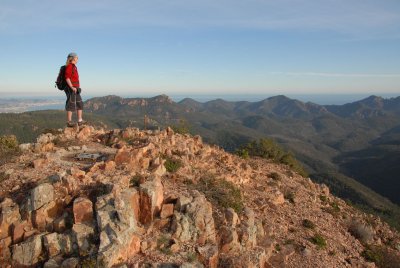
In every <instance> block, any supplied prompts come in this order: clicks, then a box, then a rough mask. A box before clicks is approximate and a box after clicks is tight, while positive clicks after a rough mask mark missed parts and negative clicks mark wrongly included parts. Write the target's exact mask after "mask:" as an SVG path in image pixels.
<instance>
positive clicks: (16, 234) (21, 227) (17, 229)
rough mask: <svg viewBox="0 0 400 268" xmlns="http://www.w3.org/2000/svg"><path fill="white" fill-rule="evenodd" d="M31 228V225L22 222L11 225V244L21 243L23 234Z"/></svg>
mask: <svg viewBox="0 0 400 268" xmlns="http://www.w3.org/2000/svg"><path fill="white" fill-rule="evenodd" d="M31 228H32V226H31V224H30V222H28V221H26V220H25V221H22V222H15V223H13V228H12V229H13V232H12V233H13V235H12V238H13V244H17V243H19V242H21V241H22V240H23V238H24V233H25V230H27V229H31Z"/></svg>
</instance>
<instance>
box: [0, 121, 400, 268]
mask: <svg viewBox="0 0 400 268" xmlns="http://www.w3.org/2000/svg"><path fill="white" fill-rule="evenodd" d="M59 133H60V134H57V135H53V134H50V133H47V134H43V135H41V136H40V137H39V138H38V139H37V142H36V143H33V144H29V145H24V146H22V148H21V150H23V153H22V155H20V156H18V158H16V159H14V160H13V161H10V162H9V163H6V164H5V165H3V166H1V167H0V172H4V173H5V172H6V171H7V174H8V176H7V178H6V179H5V180H4V181H3V182H2V188H3V190H2V191H1V196H0V198H1V199H0V201H1V203H0V209H1V210H0V264H1V265H0V267H48V268H52V267H299V266H300V267H313V266H315V267H374V266H375V264H374V263H373V262H371V259H369V258H368V257H365V256H367V254H368V251H369V250H371V249H374V248H379V249H380V250H384V251H385V252H390V254H391V257H392V258H393V259H396V258H399V250H400V244H399V243H400V238H399V234H398V233H397V232H396V231H395V230H393V229H391V228H390V227H389V226H388V225H387V224H385V223H383V222H381V221H380V220H379V219H378V218H374V217H372V216H371V215H366V214H364V213H361V212H360V211H358V210H356V209H354V208H352V207H350V206H348V205H347V204H346V203H345V202H344V201H343V200H341V199H338V198H336V197H334V196H333V195H332V194H331V193H330V191H329V188H327V187H326V186H324V185H318V184H314V183H313V182H312V181H311V180H310V179H309V178H303V177H301V176H300V175H298V174H296V173H294V172H292V171H291V170H289V168H288V167H286V166H283V165H278V164H275V163H272V162H269V161H268V160H265V159H247V160H245V159H241V158H239V157H238V156H236V155H232V154H229V153H227V152H225V151H223V150H221V149H220V148H218V147H215V146H211V145H208V144H205V143H203V141H202V139H201V137H199V136H194V137H193V136H190V135H182V134H177V133H174V132H173V130H172V129H170V128H167V129H165V130H154V131H140V130H139V129H135V128H128V129H124V130H119V129H115V130H112V131H105V130H103V129H94V128H93V127H90V126H86V127H83V128H81V129H75V128H67V129H64V130H60V131H59ZM273 173H274V174H276V173H278V174H279V176H271V175H270V174H273ZM278 177H279V178H278ZM277 178H278V179H277ZM367 225H368V226H367ZM397 260H398V259H397ZM394 267H395V266H394Z"/></svg>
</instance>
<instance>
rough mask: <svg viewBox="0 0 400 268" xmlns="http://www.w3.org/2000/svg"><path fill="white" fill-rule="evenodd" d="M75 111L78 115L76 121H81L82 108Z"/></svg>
mask: <svg viewBox="0 0 400 268" xmlns="http://www.w3.org/2000/svg"><path fill="white" fill-rule="evenodd" d="M76 113H77V115H78V122H79V121H82V110H77V111H76Z"/></svg>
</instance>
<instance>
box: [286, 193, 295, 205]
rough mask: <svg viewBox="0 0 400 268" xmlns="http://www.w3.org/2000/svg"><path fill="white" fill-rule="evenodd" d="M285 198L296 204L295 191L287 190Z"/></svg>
mask: <svg viewBox="0 0 400 268" xmlns="http://www.w3.org/2000/svg"><path fill="white" fill-rule="evenodd" d="M284 197H285V199H286V200H288V201H289V202H290V203H292V204H294V203H295V202H294V193H293V192H286V193H285V195H284Z"/></svg>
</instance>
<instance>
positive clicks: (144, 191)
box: [139, 176, 164, 224]
mask: <svg viewBox="0 0 400 268" xmlns="http://www.w3.org/2000/svg"><path fill="white" fill-rule="evenodd" d="M163 189H164V187H163V185H162V183H161V179H160V177H157V176H152V177H151V178H150V179H149V180H148V181H146V182H145V183H143V184H141V185H140V187H139V192H140V208H141V210H140V217H139V219H140V222H141V223H142V224H149V223H150V222H151V221H152V220H153V218H154V217H155V216H156V215H157V214H158V213H159V212H160V209H161V205H162V203H163V200H164V194H163Z"/></svg>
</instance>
